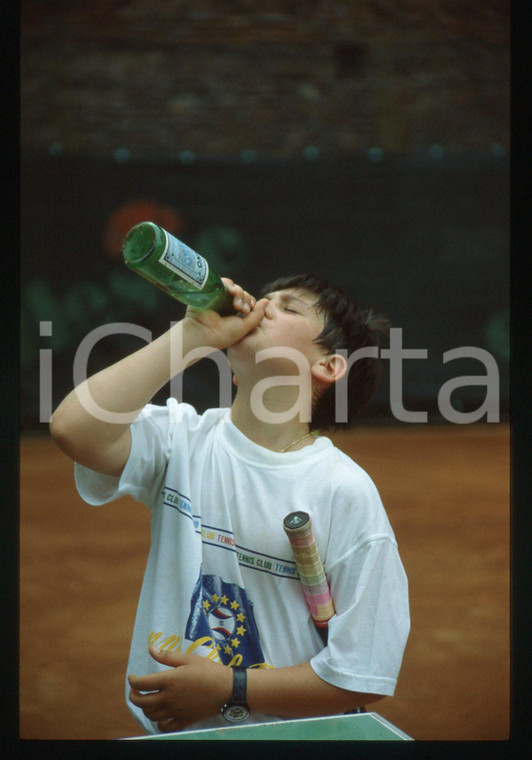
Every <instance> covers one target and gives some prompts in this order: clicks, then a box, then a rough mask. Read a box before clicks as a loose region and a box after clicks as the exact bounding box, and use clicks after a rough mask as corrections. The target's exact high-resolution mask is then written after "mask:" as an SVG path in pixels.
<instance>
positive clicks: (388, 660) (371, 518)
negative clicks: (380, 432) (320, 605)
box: [311, 469, 410, 696]
mask: <svg viewBox="0 0 532 760" xmlns="http://www.w3.org/2000/svg"><path fill="white" fill-rule="evenodd" d="M333 504H334V507H335V510H334V511H335V513H336V518H335V520H334V521H333V524H332V525H331V532H330V537H329V544H328V547H327V552H326V562H325V571H326V575H327V579H328V581H329V587H330V591H331V596H332V598H333V600H334V604H335V610H336V614H335V615H334V616H333V618H331V620H330V621H329V636H328V643H327V646H326V647H325V648H324V649H323V650H321V651H320V652H319V653H318V654H317V655H316V656H315V657H314V658H312V660H311V666H312V668H313V669H314V671H315V672H316V674H317V675H318V676H320V677H321V678H323V680H325V681H327V682H329V683H331V684H333V685H334V686H338V687H339V688H342V689H347V690H349V691H360V692H364V693H372V694H383V695H387V696H391V695H393V693H394V690H395V686H396V683H397V677H398V674H399V670H400V667H401V662H402V658H403V652H404V648H405V645H406V641H407V638H408V634H409V631H410V615H409V604H408V580H407V577H406V573H405V571H404V568H403V564H402V562H401V559H400V556H399V552H398V548H397V542H396V540H395V536H394V533H393V530H392V528H391V526H390V523H389V521H388V517H387V515H386V512H385V510H384V507H383V505H382V502H381V499H380V495H379V493H378V491H377V489H376V487H375V485H374V483H373V481H372V480H371V479H370V478H369V476H368V475H367V474H366V473H364V471H362V470H360V469H359V470H358V471H356V472H355V474H354V475H352V476H350V478H349V479H347V480H344V485H343V487H342V488H340V489H339V490H338V491H337V492H336V493H335V496H334V500H333Z"/></svg>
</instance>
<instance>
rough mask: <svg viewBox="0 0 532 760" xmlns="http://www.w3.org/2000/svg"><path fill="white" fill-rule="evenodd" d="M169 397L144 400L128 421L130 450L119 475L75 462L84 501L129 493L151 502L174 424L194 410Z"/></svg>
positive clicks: (94, 501) (99, 501)
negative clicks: (161, 403) (164, 401)
mask: <svg viewBox="0 0 532 760" xmlns="http://www.w3.org/2000/svg"><path fill="white" fill-rule="evenodd" d="M172 401H173V400H172V399H170V400H169V402H168V403H167V405H166V406H156V405H154V404H148V405H147V406H145V407H144V409H143V410H142V411H141V412H140V414H139V415H138V417H137V418H136V419H135V420H134V422H132V423H131V451H130V453H129V457H128V460H127V462H126V465H125V467H124V470H123V471H122V474H121V476H120V477H113V476H111V475H104V474H103V473H99V472H95V471H94V470H91V469H89V468H88V467H84V466H83V465H80V464H78V463H77V462H76V463H75V466H74V477H75V482H76V487H77V489H78V492H79V494H80V496H81V498H82V499H83V500H84V501H86V502H87V503H88V504H93V505H100V504H106V503H107V502H110V501H114V500H115V499H118V498H120V497H121V496H125V495H129V496H132V497H133V498H134V499H136V500H137V501H140V502H142V503H144V504H147V505H148V506H150V505H151V504H152V503H154V501H155V499H156V495H157V493H158V491H159V489H160V486H161V482H162V479H163V477H164V473H165V469H166V465H167V462H168V457H169V455H170V451H171V447H172V437H173V431H174V429H175V425H176V424H179V422H180V421H181V422H184V418H185V417H186V416H187V415H190V413H191V411H192V412H193V411H194V410H193V409H192V407H189V406H188V405H187V404H180V405H177V404H176V403H175V402H174V403H171V402H172ZM194 413H195V412H194Z"/></svg>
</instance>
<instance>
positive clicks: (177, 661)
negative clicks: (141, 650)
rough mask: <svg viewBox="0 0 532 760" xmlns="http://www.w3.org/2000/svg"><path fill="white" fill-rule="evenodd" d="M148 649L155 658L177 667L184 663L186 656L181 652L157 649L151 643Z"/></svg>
mask: <svg viewBox="0 0 532 760" xmlns="http://www.w3.org/2000/svg"><path fill="white" fill-rule="evenodd" d="M148 651H149V653H150V655H151V656H152V657H153V659H154V660H157V662H160V663H161V664H162V665H170V666H171V667H173V668H176V667H177V666H178V665H183V663H184V656H183V655H182V654H181V653H180V652H168V650H166V649H157V647H156V646H154V645H153V644H150V646H149V647H148Z"/></svg>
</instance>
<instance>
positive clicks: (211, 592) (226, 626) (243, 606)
mask: <svg viewBox="0 0 532 760" xmlns="http://www.w3.org/2000/svg"><path fill="white" fill-rule="evenodd" d="M185 637H186V638H187V639H189V640H191V641H196V640H198V639H202V638H205V637H212V638H213V640H214V642H215V647H214V648H215V649H216V650H217V652H218V655H219V657H220V660H221V662H222V663H223V664H224V665H229V664H232V665H242V666H243V667H247V668H249V667H251V666H252V665H255V666H256V665H257V663H262V662H264V655H263V653H262V648H261V645H260V641H259V632H258V629H257V626H256V624H255V618H254V616H253V605H252V603H251V602H250V600H249V599H248V598H247V594H246V592H245V590H244V589H243V588H240V586H237V584H236V583H226V582H225V581H224V580H222V578H220V576H218V575H204V574H203V573H202V571H201V569H200V574H199V578H198V580H197V582H196V585H195V587H194V591H193V592H192V599H191V601H190V616H189V618H188V621H187V627H186V631H185Z"/></svg>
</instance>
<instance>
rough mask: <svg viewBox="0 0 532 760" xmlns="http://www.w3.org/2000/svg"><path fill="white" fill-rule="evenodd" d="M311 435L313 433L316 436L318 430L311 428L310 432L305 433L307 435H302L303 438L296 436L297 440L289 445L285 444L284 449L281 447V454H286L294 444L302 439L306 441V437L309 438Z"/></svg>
mask: <svg viewBox="0 0 532 760" xmlns="http://www.w3.org/2000/svg"><path fill="white" fill-rule="evenodd" d="M310 435H313V436H314V438H316V436H317V435H318V432H317V430H311V431H310V432H309V433H305V435H302V436H301V438H296V440H295V441H292V443H289V444H288V446H285V447H284V449H281V450H280V451H279V454H284V452H285V451H288V449H291V448H292V446H295V445H296V443H299V442H300V441H304V440H305V438H308V437H309V436H310Z"/></svg>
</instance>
